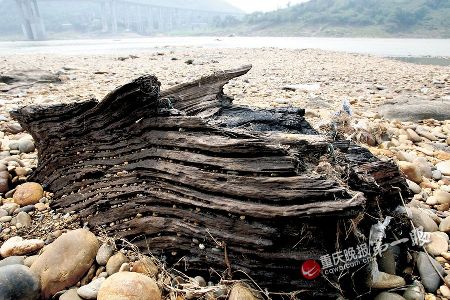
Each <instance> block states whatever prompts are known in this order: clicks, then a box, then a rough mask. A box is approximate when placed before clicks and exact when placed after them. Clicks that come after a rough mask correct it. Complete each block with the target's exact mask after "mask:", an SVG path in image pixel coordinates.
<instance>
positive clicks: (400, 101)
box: [0, 47, 450, 300]
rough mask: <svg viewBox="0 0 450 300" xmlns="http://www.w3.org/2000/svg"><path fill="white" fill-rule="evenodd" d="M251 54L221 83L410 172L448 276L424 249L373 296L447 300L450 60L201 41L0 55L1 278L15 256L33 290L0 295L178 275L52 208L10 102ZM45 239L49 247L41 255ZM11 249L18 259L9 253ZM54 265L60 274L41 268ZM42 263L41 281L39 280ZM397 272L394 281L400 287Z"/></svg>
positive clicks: (89, 90)
mask: <svg viewBox="0 0 450 300" xmlns="http://www.w3.org/2000/svg"><path fill="white" fill-rule="evenodd" d="M248 64H251V65H253V68H252V69H251V71H250V72H249V73H248V74H246V75H245V76H242V77H239V78H237V79H234V80H232V81H231V82H230V83H229V84H228V85H226V86H225V90H224V92H225V94H227V95H229V96H232V97H233V98H234V103H235V104H239V105H251V106H257V107H286V106H292V107H300V108H304V109H305V110H306V119H307V121H309V122H310V123H311V125H312V126H313V127H314V128H315V129H316V130H318V131H319V132H320V133H321V134H324V135H333V134H335V135H337V134H339V135H340V136H342V137H344V138H347V139H352V140H354V141H355V142H357V143H359V144H361V145H363V146H364V147H367V148H368V149H369V150H370V151H371V152H372V153H373V154H375V155H376V156H378V157H379V158H380V159H382V160H392V161H395V162H396V163H397V164H398V165H399V168H400V169H401V171H402V172H403V173H404V175H405V176H406V178H407V182H408V185H409V186H410V189H411V190H412V192H413V194H414V197H413V199H412V201H411V202H410V203H409V204H407V207H406V208H405V211H406V212H407V213H408V215H409V216H410V217H411V219H412V222H413V223H414V225H415V226H416V227H419V226H422V227H423V228H424V230H425V231H426V232H430V234H431V242H430V243H428V244H427V245H426V246H425V249H426V251H427V253H429V254H430V255H431V256H432V258H431V260H435V262H436V264H437V265H438V267H437V268H438V269H439V270H440V271H441V274H440V275H441V276H434V277H433V276H431V277H432V278H431V279H430V276H424V274H427V272H434V271H430V269H434V268H433V266H432V265H431V263H430V261H428V260H424V259H421V257H422V255H426V254H425V253H424V252H423V251H421V250H419V251H418V252H417V253H418V254H417V257H418V258H416V259H415V260H414V261H415V263H412V262H411V268H410V269H408V270H406V269H405V270H402V272H400V274H399V273H397V274H395V268H394V274H389V275H390V276H391V277H389V276H386V277H383V278H382V279H380V282H377V284H379V285H380V286H383V282H381V281H386V282H388V281H389V282H390V284H391V285H389V289H392V288H394V289H395V288H400V289H399V291H397V293H394V292H387V291H385V292H382V291H383V289H380V294H379V295H378V296H377V298H376V299H428V300H431V299H450V288H449V286H447V285H449V284H450V251H449V244H448V243H449V242H448V241H449V237H448V234H449V233H450V210H449V207H450V66H434V65H418V64H410V63H406V62H400V61H396V60H391V59H387V58H380V57H375V56H369V55H361V54H347V53H340V52H328V51H322V50H312V49H308V50H281V49H274V48H262V49H206V48H195V47H183V48H181V47H180V48H177V47H175V48H172V47H171V48H158V49H157V50H156V51H154V52H151V53H149V52H147V53H130V54H129V55H122V54H121V55H89V53H86V54H85V55H76V56H73V55H71V56H69V55H60V54H58V55H53V54H45V55H44V54H39V55H28V54H23V55H3V56H0V138H1V151H0V192H2V193H3V197H2V199H1V200H0V255H1V257H2V258H3V260H0V287H1V284H2V280H4V281H5V282H6V281H7V280H9V279H8V278H6V277H5V278H6V279H5V278H3V277H2V275H1V272H2V268H5V267H6V266H7V265H8V266H9V268H10V269H11V270H10V269H4V270H3V271H4V272H5V273H4V274H9V273H11V274H13V273H17V274H19V275H17V276H22V277H21V278H22V280H23V281H24V282H25V285H26V286H27V288H26V292H27V294H23V295H22V294H21V295H20V296H17V295H19V294H17V293H18V292H17V291H14V290H13V289H12V288H11V290H10V291H4V292H3V293H4V294H2V291H1V290H0V299H2V296H4V297H6V296H8V295H16V297H17V298H15V299H37V298H38V297H39V295H41V296H43V297H49V296H50V295H54V294H56V293H57V292H59V291H64V290H67V291H65V292H64V294H63V296H61V297H60V298H59V299H112V298H111V297H113V296H114V295H118V294H120V293H131V291H119V290H118V289H119V286H120V283H121V282H124V281H127V280H129V281H131V282H135V283H136V284H142V286H145V288H146V289H144V288H143V290H142V291H138V292H139V293H142V294H146V295H149V294H151V295H152V297H153V298H132V299H161V297H163V298H164V297H168V298H167V299H175V298H172V296H173V295H174V294H173V290H171V291H170V293H166V294H167V295H166V294H164V295H161V292H160V290H159V289H158V286H159V287H161V286H166V285H170V282H169V283H167V280H168V279H167V278H171V277H170V276H168V274H166V271H164V272H162V271H161V269H160V267H161V266H159V265H158V262H156V261H154V260H152V258H149V257H144V256H142V255H139V254H138V253H136V252H134V249H133V248H132V247H126V245H125V244H124V245H123V248H122V249H116V248H114V246H112V242H111V239H110V238H112V237H106V236H102V237H99V239H100V244H101V245H100V244H99V242H98V240H97V239H96V237H95V236H94V235H93V234H92V233H91V232H89V231H88V230H84V229H79V227H80V223H79V221H78V216H77V212H72V213H68V214H66V215H62V214H61V213H56V212H55V211H53V210H52V209H51V198H52V194H51V193H48V192H47V191H45V187H43V188H42V187H41V186H40V185H39V184H37V183H36V184H31V183H25V182H26V181H27V180H26V179H27V176H28V175H29V174H31V172H32V170H33V168H35V167H36V165H37V151H36V150H35V146H34V141H33V140H32V138H31V136H30V135H28V134H26V133H25V132H24V131H23V129H22V128H21V127H20V125H19V124H17V123H16V122H15V121H14V120H12V119H11V117H10V116H9V113H8V112H9V111H10V110H12V109H15V108H17V107H20V106H24V105H30V104H55V103H69V102H77V101H83V100H87V99H90V98H97V99H102V98H103V97H104V96H105V95H106V94H107V93H109V92H110V91H111V90H113V89H114V88H116V87H118V86H121V85H123V84H125V83H127V82H129V81H131V80H133V79H135V78H137V77H139V76H142V75H145V74H154V75H156V76H157V77H158V79H159V80H160V81H161V83H162V86H161V89H162V90H164V89H167V88H169V87H172V86H174V85H177V84H180V83H183V82H188V81H192V80H194V79H197V78H199V77H201V76H204V75H207V74H210V73H212V72H216V71H221V70H227V69H232V68H236V67H239V66H242V65H248ZM343 105H344V106H345V108H344V110H346V111H349V112H350V114H349V115H348V116H347V118H348V122H345V125H342V127H341V126H340V125H338V126H337V127H336V126H335V123H334V122H335V118H336V113H337V112H339V111H341V110H342V109H343ZM332 125H333V126H332ZM16 186H18V187H17V188H16ZM76 242H78V243H79V245H78V246H79V247H80V248H83V249H84V250H85V251H83V255H79V254H78V253H75V252H74V251H71V250H67V249H70V245H71V243H76ZM44 244H45V245H48V246H46V248H47V249H48V250H46V251H45V252H44V254H41V255H39V256H37V255H35V254H36V253H37V252H38V251H39V250H40V249H42V248H43V247H44ZM78 246H77V247H78ZM60 249H65V250H60ZM58 251H67V253H66V254H65V255H70V256H73V257H74V260H73V261H72V262H71V263H70V262H69V263H68V262H67V261H66V262H60V264H58V265H57V266H55V265H54V264H52V262H59V260H58V256H59V255H61V252H58ZM10 257H14V258H13V259H11V258H10ZM8 259H9V260H10V261H13V260H14V259H16V260H17V261H19V263H17V262H15V263H8V262H6V263H5V260H8ZM94 260H95V261H96V263H94V264H93V262H94ZM18 264H20V265H22V264H24V265H26V266H27V267H30V266H31V271H30V269H28V268H25V269H20V267H21V266H20V267H18V266H17V265H18ZM412 265H415V266H417V267H412ZM11 266H14V267H11ZM13 268H17V270H14V269H13ZM48 268H51V269H52V272H53V273H52V274H47V273H45V272H46V271H45V270H47V269H48ZM414 268H416V269H414ZM441 269H442V270H441ZM119 271H132V272H130V273H133V275H129V278H124V277H127V276H126V274H127V273H125V274H121V273H122V272H119ZM384 271H385V272H387V271H386V270H384ZM64 272H71V274H72V276H69V277H72V278H69V279H67V278H65V281H64V280H61V277H63V276H62V275H61V274H64ZM44 273H45V274H44ZM134 273H135V274H134ZM412 273H414V276H413V277H412V278H414V279H415V281H414V282H413V284H411V285H408V286H404V284H405V281H404V280H402V278H401V277H405V278H411V276H410V275H411V274H412ZM35 274H39V276H38V277H39V278H40V280H41V281H40V285H41V290H40V291H39V290H37V288H36V285H39V284H38V283H37V280H39V279H36V275H35ZM43 274H44V275H43ZM58 274H59V275H58ZM77 274H78V275H77ZM79 274H81V275H79ZM141 274H147V275H148V276H147V277H146V276H142V277H140V276H141ZM149 274H150V275H149ZM5 276H6V275H5ZM11 276H12V275H11ZM121 277H122V278H121ZM149 277H150V278H149ZM441 277H442V278H444V279H445V281H443V280H442V278H441ZM80 278H81V279H80ZM105 278H106V279H105ZM397 279H398V280H397ZM396 280H397V281H396ZM147 281H150V282H147ZM49 282H59V284H49ZM393 282H398V285H397V286H392V284H393ZM444 282H445V283H444ZM157 284H158V285H157ZM187 286H188V289H190V290H189V291H190V293H191V294H190V295H189V296H190V297H188V296H187V295H186V298H181V299H195V298H198V296H199V295H200V294H201V295H202V296H203V295H207V297H206V299H216V298H220V296H221V295H227V294H228V293H229V294H230V296H229V299H255V298H254V297H255V296H254V295H252V293H250V292H249V290H248V289H247V287H245V286H242V285H235V286H234V287H233V289H232V290H231V291H230V290H229V288H230V287H226V286H218V287H214V288H213V287H211V288H210V290H208V288H207V287H205V286H206V283H205V280H204V279H203V278H201V277H200V278H197V277H196V278H193V279H192V280H191V281H188V282H187ZM74 289H75V290H74ZM124 289H125V288H124ZM99 290H100V292H99ZM166 291H167V289H166ZM192 291H195V293H194V292H192ZM200 291H201V292H200ZM15 293H16V294H15ZM24 293H25V292H24ZM5 295H6V296H5ZM30 295H31V296H30ZM217 295H219V296H217ZM233 295H234V296H233ZM243 295H245V296H243ZM397 296H398V297H399V298H396V297H397ZM76 297H79V298H76ZM80 297H81V298H80ZM233 297H234V298H233ZM127 299H128V298H127ZM130 299H131V298H130ZM176 299H180V298H176Z"/></svg>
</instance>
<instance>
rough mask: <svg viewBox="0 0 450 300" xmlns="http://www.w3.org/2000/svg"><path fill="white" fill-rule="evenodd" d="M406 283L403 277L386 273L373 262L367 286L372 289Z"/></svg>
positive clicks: (389, 287) (395, 286) (393, 286)
mask: <svg viewBox="0 0 450 300" xmlns="http://www.w3.org/2000/svg"><path fill="white" fill-rule="evenodd" d="M405 284H406V282H405V279H403V277H400V276H397V275H392V274H388V273H385V272H381V271H379V270H378V265H377V263H375V262H374V263H373V266H372V273H371V278H370V280H369V286H370V287H371V288H373V289H392V288H398V287H401V286H404V285H405Z"/></svg>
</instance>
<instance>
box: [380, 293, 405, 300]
mask: <svg viewBox="0 0 450 300" xmlns="http://www.w3.org/2000/svg"><path fill="white" fill-rule="evenodd" d="M375 300H405V298H403V297H402V296H400V295H399V294H396V293H389V292H382V293H380V294H378V295H377V296H376V297H375Z"/></svg>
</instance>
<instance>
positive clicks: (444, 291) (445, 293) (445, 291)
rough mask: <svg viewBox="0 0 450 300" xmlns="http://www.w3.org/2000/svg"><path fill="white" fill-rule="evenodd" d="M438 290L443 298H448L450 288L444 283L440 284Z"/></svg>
mask: <svg viewBox="0 0 450 300" xmlns="http://www.w3.org/2000/svg"><path fill="white" fill-rule="evenodd" d="M439 291H440V292H441V294H442V296H444V297H445V298H450V289H449V288H448V287H447V286H446V285H441V287H440V288H439Z"/></svg>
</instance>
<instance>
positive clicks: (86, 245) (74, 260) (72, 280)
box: [31, 229, 99, 299]
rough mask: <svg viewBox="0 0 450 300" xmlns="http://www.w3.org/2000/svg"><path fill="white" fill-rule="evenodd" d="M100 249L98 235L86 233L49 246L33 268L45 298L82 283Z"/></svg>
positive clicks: (67, 236)
mask: <svg viewBox="0 0 450 300" xmlns="http://www.w3.org/2000/svg"><path fill="white" fill-rule="evenodd" d="M98 248H99V243H98V240H97V238H96V237H95V235H94V234H93V233H91V232H89V231H88V230H85V229H77V230H73V231H69V232H67V233H65V234H63V235H61V236H60V237H59V238H57V239H56V240H55V241H54V242H53V243H51V244H50V245H48V246H47V247H46V249H45V251H44V252H43V253H42V254H41V255H40V256H39V257H38V258H37V259H36V261H35V262H34V263H33V265H32V266H31V271H32V272H33V273H35V274H36V275H38V276H39V277H40V279H41V288H42V296H43V298H45V299H47V298H49V297H50V296H52V295H54V294H56V293H57V292H59V291H61V290H63V289H65V288H68V287H71V286H74V285H75V284H76V283H77V282H78V281H80V279H81V278H82V277H83V275H84V274H86V272H87V271H88V270H89V269H90V267H91V265H92V263H93V262H94V259H95V255H96V254H97V250H98Z"/></svg>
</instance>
